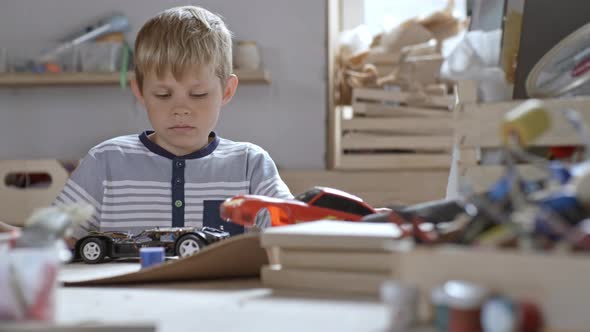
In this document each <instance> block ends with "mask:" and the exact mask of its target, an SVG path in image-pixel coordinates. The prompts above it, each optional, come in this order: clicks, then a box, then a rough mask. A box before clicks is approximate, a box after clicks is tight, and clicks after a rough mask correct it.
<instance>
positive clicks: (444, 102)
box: [352, 88, 455, 109]
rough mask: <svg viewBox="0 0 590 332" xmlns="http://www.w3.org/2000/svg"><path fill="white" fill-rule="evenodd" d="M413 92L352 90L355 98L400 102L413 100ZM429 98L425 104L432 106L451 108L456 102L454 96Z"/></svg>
mask: <svg viewBox="0 0 590 332" xmlns="http://www.w3.org/2000/svg"><path fill="white" fill-rule="evenodd" d="M412 97H413V94H412V93H408V92H400V91H386V90H381V89H367V88H358V89H354V90H353V92H352V98H353V100H357V99H367V100H375V101H380V102H381V101H390V102H398V103H407V102H408V101H412ZM427 99H428V100H427V101H425V102H424V103H423V104H424V105H428V106H432V107H440V108H445V109H449V108H450V107H451V106H452V105H453V104H454V103H455V97H454V96H445V97H441V96H432V95H431V96H428V98H427Z"/></svg>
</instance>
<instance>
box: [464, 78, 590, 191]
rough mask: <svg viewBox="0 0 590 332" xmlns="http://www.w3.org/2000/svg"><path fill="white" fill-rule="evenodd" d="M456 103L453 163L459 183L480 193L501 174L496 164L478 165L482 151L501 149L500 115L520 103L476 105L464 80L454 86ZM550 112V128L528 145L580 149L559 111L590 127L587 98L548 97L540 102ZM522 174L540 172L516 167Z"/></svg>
mask: <svg viewBox="0 0 590 332" xmlns="http://www.w3.org/2000/svg"><path fill="white" fill-rule="evenodd" d="M456 91H457V100H458V104H457V107H456V109H455V113H456V114H455V133H456V135H457V137H456V140H457V143H458V148H459V157H458V158H457V160H456V161H455V162H456V163H457V165H456V167H457V170H458V176H459V181H462V180H467V181H468V182H469V183H471V185H472V186H473V188H474V189H475V190H476V191H482V190H485V189H487V188H488V187H489V185H490V184H492V183H493V182H495V180H497V179H498V177H499V176H501V174H502V170H503V168H502V167H501V166H499V165H482V164H481V151H482V149H499V148H501V147H502V142H501V136H500V124H501V122H502V119H503V117H504V114H506V113H507V112H509V111H510V110H512V109H514V108H515V107H516V106H518V105H520V104H522V103H523V102H524V100H513V101H507V102H495V103H480V102H478V101H477V92H476V86H475V84H474V83H473V82H469V81H464V82H458V84H457V89H456ZM543 102H544V104H545V107H546V108H547V110H548V111H549V113H550V117H551V126H550V129H549V130H548V131H547V132H546V133H544V134H543V135H542V136H541V137H539V139H537V140H535V142H533V143H532V144H531V146H537V147H547V146H581V141H580V137H579V136H578V134H576V132H575V131H574V130H573V128H572V126H571V125H570V124H569V123H568V121H567V119H566V118H565V117H564V116H563V115H562V113H561V110H562V109H564V108H572V109H575V110H578V111H579V112H580V115H581V117H582V119H583V121H584V122H585V123H586V124H587V125H590V97H574V98H552V99H544V100H543ZM519 167H521V169H522V172H523V174H528V175H532V176H533V177H540V176H543V174H542V173H543V172H541V171H539V170H537V169H535V168H534V167H532V166H527V165H524V166H519Z"/></svg>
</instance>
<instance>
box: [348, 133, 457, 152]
mask: <svg viewBox="0 0 590 332" xmlns="http://www.w3.org/2000/svg"><path fill="white" fill-rule="evenodd" d="M341 144H342V149H344V150H347V149H349V150H354V149H411V150H450V149H451V148H452V144H453V141H452V137H451V136H379V135H370V134H351V135H345V136H344V137H342V141H341Z"/></svg>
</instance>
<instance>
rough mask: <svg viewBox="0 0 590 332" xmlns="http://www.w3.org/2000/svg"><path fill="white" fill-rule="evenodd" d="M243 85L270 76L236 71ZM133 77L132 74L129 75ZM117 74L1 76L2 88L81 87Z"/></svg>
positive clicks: (101, 82)
mask: <svg viewBox="0 0 590 332" xmlns="http://www.w3.org/2000/svg"><path fill="white" fill-rule="evenodd" d="M234 73H235V74H236V75H238V78H239V79H240V83H241V84H270V74H269V72H268V71H266V70H235V71H234ZM129 74H130V75H129V76H131V75H133V74H132V73H129ZM119 79H120V74H119V73H118V72H117V73H58V74H53V73H44V74H34V73H3V74H0V87H14V88H27V87H40V86H80V85H117V84H119Z"/></svg>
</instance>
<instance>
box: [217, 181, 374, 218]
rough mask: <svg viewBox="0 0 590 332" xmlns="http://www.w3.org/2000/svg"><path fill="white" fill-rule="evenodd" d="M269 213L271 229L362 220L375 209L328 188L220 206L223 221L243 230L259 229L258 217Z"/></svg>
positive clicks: (233, 200) (240, 198)
mask: <svg viewBox="0 0 590 332" xmlns="http://www.w3.org/2000/svg"><path fill="white" fill-rule="evenodd" d="M263 209H266V210H268V212H269V213H270V220H271V225H272V226H282V225H289V224H296V223H300V222H306V221H314V220H321V219H338V220H348V221H358V220H361V219H362V217H363V216H365V215H369V214H372V213H375V212H376V211H375V209H374V208H372V207H371V206H369V205H368V204H367V203H365V202H363V200H362V199H360V198H359V197H356V196H353V195H351V194H348V193H346V192H344V191H340V190H337V189H332V188H326V187H314V188H312V189H310V190H308V191H306V192H304V193H302V194H300V195H298V196H297V197H295V199H291V200H286V199H278V198H271V197H266V196H258V195H238V196H234V197H232V198H229V199H227V200H226V201H225V202H223V204H221V206H220V216H221V218H222V219H224V220H227V221H231V222H234V223H236V224H239V225H243V226H259V225H256V216H257V215H258V213H259V212H260V211H261V210H263Z"/></svg>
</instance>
